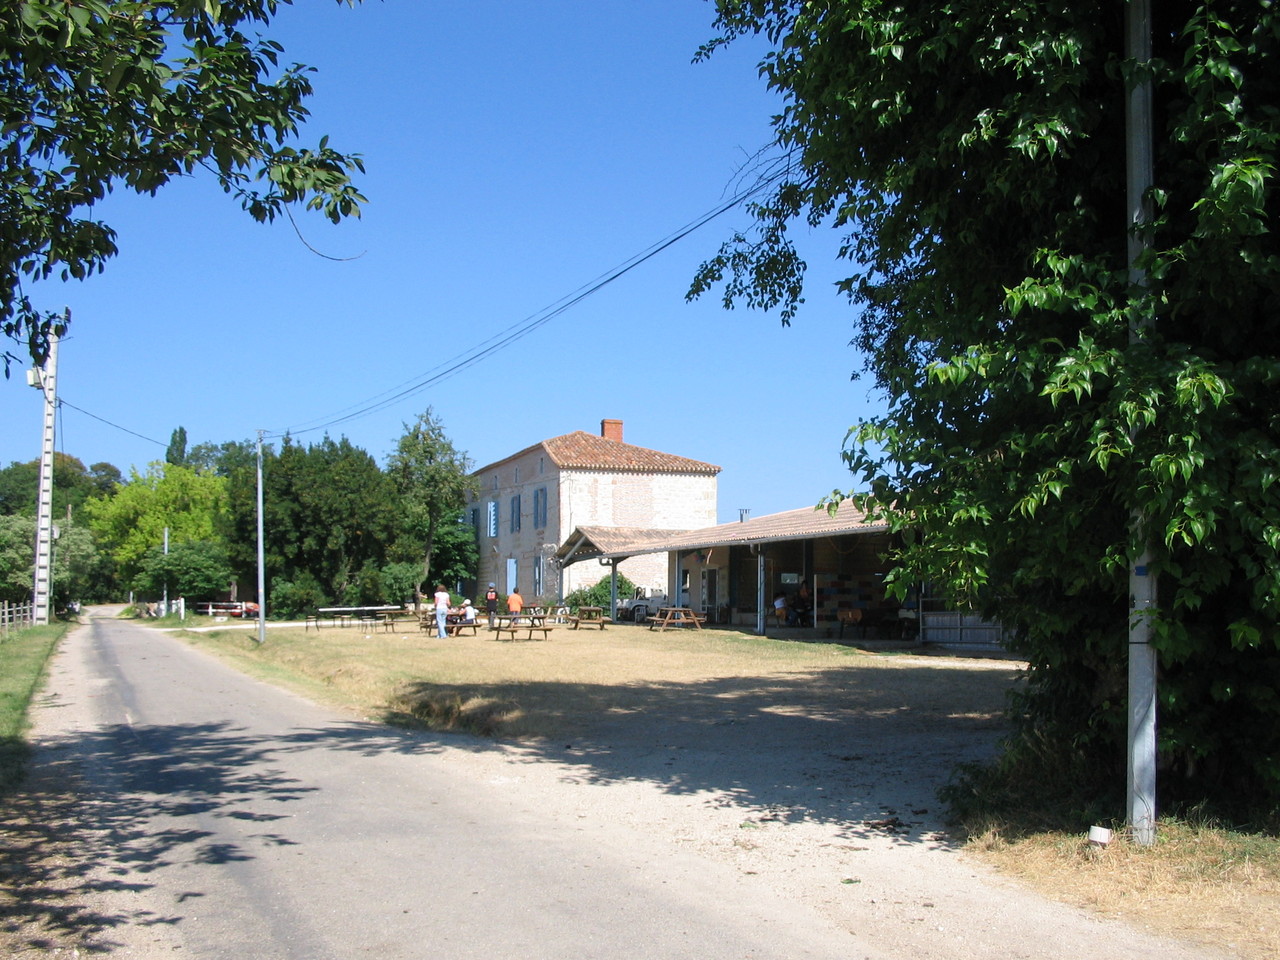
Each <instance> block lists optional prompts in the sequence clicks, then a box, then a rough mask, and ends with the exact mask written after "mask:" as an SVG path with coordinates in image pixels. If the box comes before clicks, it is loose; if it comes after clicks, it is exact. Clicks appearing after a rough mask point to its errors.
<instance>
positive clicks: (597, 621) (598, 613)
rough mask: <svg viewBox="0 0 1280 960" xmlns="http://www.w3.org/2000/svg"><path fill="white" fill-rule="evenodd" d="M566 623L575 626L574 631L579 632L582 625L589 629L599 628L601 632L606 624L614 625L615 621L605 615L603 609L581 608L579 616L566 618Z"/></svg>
mask: <svg viewBox="0 0 1280 960" xmlns="http://www.w3.org/2000/svg"><path fill="white" fill-rule="evenodd" d="M565 620H566V622H568V623H571V624H572V625H573V629H575V630H577V629H578V627H579V626H581V625H582V624H586V625H587V626H588V627H599V628H600V629H601V630H603V629H604V628H605V625H606V624H609V623H613V620H612V619H610V618H609V617H606V616H605V615H604V608H603V607H579V608H578V612H577V614H575V615H574V616H571V617H566V618H565Z"/></svg>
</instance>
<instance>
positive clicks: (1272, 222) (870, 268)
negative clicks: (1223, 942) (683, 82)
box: [691, 0, 1280, 810]
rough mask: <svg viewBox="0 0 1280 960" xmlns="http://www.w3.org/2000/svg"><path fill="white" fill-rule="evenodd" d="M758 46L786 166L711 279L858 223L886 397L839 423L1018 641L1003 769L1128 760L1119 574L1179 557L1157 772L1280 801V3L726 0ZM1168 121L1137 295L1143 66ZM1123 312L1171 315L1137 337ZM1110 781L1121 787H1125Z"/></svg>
mask: <svg viewBox="0 0 1280 960" xmlns="http://www.w3.org/2000/svg"><path fill="white" fill-rule="evenodd" d="M716 6H717V11H718V21H717V23H718V27H719V29H720V30H721V35H720V37H719V38H718V39H716V40H715V41H713V42H712V43H711V44H709V45H708V46H707V48H706V49H705V50H704V51H703V52H704V54H707V53H710V52H711V51H713V50H714V49H715V48H716V47H717V46H718V45H719V44H722V43H727V42H732V41H733V40H734V39H735V38H737V37H740V36H743V35H748V34H752V35H763V36H764V37H766V38H767V39H768V40H769V41H771V45H772V47H773V51H772V52H771V53H769V54H768V55H767V56H766V58H765V59H764V61H763V62H762V63H761V65H760V69H761V73H762V75H763V76H764V78H765V80H766V82H767V83H768V84H769V85H770V86H771V87H772V88H774V89H776V90H777V91H778V92H779V93H780V94H781V95H782V96H783V98H784V100H785V103H784V106H783V109H782V110H781V111H780V112H779V114H778V115H777V117H776V118H775V121H774V123H775V128H774V129H775V134H776V142H775V146H776V147H777V149H778V151H779V156H780V158H781V159H780V161H779V163H778V165H777V166H776V167H775V168H774V170H775V174H774V176H775V179H774V180H773V181H771V183H770V184H769V185H768V188H767V192H766V193H765V194H764V197H765V198H764V199H763V200H761V201H759V202H758V203H757V204H756V205H755V206H754V207H753V211H754V214H755V217H756V225H757V230H756V231H755V232H753V233H746V234H742V235H739V236H737V237H734V238H732V239H731V240H730V241H729V242H728V243H727V244H725V246H724V247H722V248H721V250H720V252H719V254H718V255H717V256H715V257H714V258H712V259H711V260H709V261H708V262H707V263H706V264H705V265H704V267H703V268H702V270H701V271H700V273H699V274H698V276H697V277H696V279H695V282H694V285H693V289H692V291H691V294H692V295H697V294H699V293H701V292H703V291H705V290H707V289H709V288H711V287H712V286H714V285H716V284H719V283H723V284H724V296H725V299H726V302H727V303H730V304H731V303H733V302H735V301H738V300H745V301H746V302H748V303H750V304H752V305H755V306H760V307H766V308H771V307H777V308H780V309H781V310H782V315H783V319H784V322H785V321H789V320H790V319H791V317H792V316H793V314H794V312H795V308H796V307H797V305H798V304H799V302H800V299H801V295H802V289H803V274H804V263H803V261H802V259H801V257H800V256H799V254H798V253H797V251H796V249H795V248H794V247H793V246H792V244H791V241H790V238H789V235H788V233H787V228H788V226H789V225H790V224H791V223H792V222H794V221H796V220H797V219H798V220H801V221H807V222H808V223H810V224H812V225H814V226H818V225H824V224H825V225H830V226H831V227H833V228H834V229H836V230H838V231H840V232H841V234H842V236H843V240H844V242H843V246H842V250H841V255H842V256H843V257H844V258H845V259H847V260H848V261H849V264H850V266H849V275H848V277H847V279H845V280H844V281H843V283H842V284H841V288H842V289H843V290H844V291H845V292H846V293H847V294H848V296H849V298H850V300H851V302H852V304H853V306H854V307H855V309H856V312H855V327H854V343H855V344H856V345H857V346H858V347H860V348H861V350H862V351H863V352H864V354H865V356H866V365H867V371H868V372H869V374H870V376H871V377H872V378H873V380H874V382H875V384H876V385H877V386H878V387H879V388H881V389H882V390H883V392H884V394H885V396H886V397H887V400H888V412H887V414H886V415H885V416H883V417H880V418H877V419H875V420H872V421H870V422H867V423H864V424H861V425H860V426H859V428H858V429H857V430H856V431H855V433H854V434H853V442H852V445H851V447H850V449H849V450H848V457H849V461H850V465H851V467H852V468H853V469H854V471H855V473H856V474H857V475H858V476H859V478H860V483H861V486H860V489H861V490H862V491H869V492H871V493H873V494H874V499H873V501H872V503H873V504H878V505H879V509H880V510H881V511H882V512H883V513H884V514H885V515H886V516H888V517H889V518H890V519H891V520H892V522H893V523H894V524H895V525H896V526H897V527H898V528H899V529H900V530H902V531H903V533H904V536H905V537H906V540H905V546H904V548H903V549H902V551H901V552H900V554H899V555H898V560H899V563H900V572H899V574H898V576H899V582H904V581H905V580H907V579H909V578H924V579H928V580H930V581H932V582H933V583H935V584H938V585H941V586H943V587H944V588H946V589H947V590H948V591H949V592H950V593H951V594H952V595H953V596H954V597H955V598H956V599H958V600H961V601H968V602H972V603H975V604H977V605H979V606H980V607H982V608H983V609H984V610H985V611H986V612H987V613H989V614H991V615H994V616H998V617H999V618H1000V619H1001V620H1003V621H1004V622H1005V623H1006V624H1008V625H1009V626H1011V627H1013V628H1014V629H1015V631H1016V641H1015V642H1016V644H1017V648H1018V649H1019V650H1020V651H1021V652H1023V653H1024V654H1025V655H1026V656H1027V657H1028V659H1029V661H1030V673H1029V678H1030V685H1029V689H1028V695H1027V696H1026V697H1025V698H1024V699H1023V700H1022V701H1021V703H1020V704H1019V708H1020V709H1019V711H1018V712H1017V714H1016V715H1017V717H1018V720H1019V723H1020V727H1019V731H1020V735H1019V737H1018V738H1016V739H1015V740H1014V741H1013V743H1012V744H1011V747H1010V752H1009V754H1008V756H1007V757H1006V763H1005V767H1004V769H1005V770H1006V771H1009V772H1011V776H1010V780H1014V779H1017V778H1019V777H1021V778H1022V779H1024V780H1028V781H1030V782H1035V783H1037V784H1041V785H1043V784H1045V783H1046V780H1045V779H1044V778H1045V777H1047V776H1049V775H1051V774H1052V773H1054V771H1058V772H1061V773H1062V774H1064V775H1063V776H1061V778H1060V779H1058V780H1055V781H1054V783H1055V784H1056V783H1074V784H1075V785H1077V786H1078V787H1079V788H1080V790H1081V791H1083V792H1096V791H1098V790H1100V789H1103V790H1105V789H1106V787H1107V786H1108V785H1113V784H1115V782H1116V780H1117V778H1116V776H1115V771H1116V770H1119V769H1122V765H1121V763H1120V761H1121V760H1122V758H1123V749H1124V747H1123V744H1124V731H1125V712H1124V702H1125V696H1124V689H1125V676H1124V664H1125V661H1126V655H1125V649H1126V636H1127V621H1128V616H1129V598H1128V583H1127V569H1128V566H1129V564H1130V562H1131V561H1132V560H1133V558H1135V557H1136V556H1138V554H1139V549H1140V546H1141V545H1142V542H1143V541H1144V540H1145V539H1146V537H1145V536H1144V535H1143V534H1141V533H1139V532H1137V531H1134V530H1131V528H1130V522H1129V520H1130V517H1131V516H1132V515H1134V514H1138V515H1141V516H1145V517H1146V518H1148V520H1149V526H1148V530H1149V531H1150V533H1151V534H1152V535H1153V539H1154V541H1155V543H1154V547H1155V556H1154V558H1153V561H1152V563H1151V568H1150V572H1151V573H1152V574H1153V575H1155V576H1158V577H1159V579H1160V582H1161V590H1160V606H1159V610H1158V611H1157V619H1156V622H1155V624H1154V627H1155V640H1154V642H1155V645H1156V646H1157V649H1158V651H1159V658H1160V665H1161V671H1162V677H1161V686H1160V690H1161V701H1160V707H1161V729H1160V750H1161V754H1162V759H1163V762H1164V765H1165V773H1164V775H1163V776H1162V779H1161V786H1162V792H1163V794H1164V796H1165V798H1166V799H1178V800H1185V801H1188V802H1199V801H1202V800H1209V801H1216V802H1220V803H1223V804H1227V805H1230V804H1233V803H1237V802H1238V801H1241V800H1244V801H1245V802H1256V803H1258V804H1259V805H1260V806H1261V807H1262V808H1263V809H1264V810H1268V809H1269V810H1275V809H1276V808H1277V805H1278V804H1280V763H1277V760H1276V758H1277V757H1280V696H1277V694H1276V690H1278V689H1280V629H1278V628H1277V622H1278V620H1280V484H1277V483H1276V479H1277V477H1280V442H1278V438H1277V424H1276V422H1275V402H1274V396H1275V386H1274V385H1275V384H1276V383H1277V382H1280V354H1278V352H1277V347H1276V344H1277V343H1280V340H1278V339H1277V334H1280V241H1278V240H1277V236H1280V234H1277V231H1276V229H1275V228H1276V218H1277V213H1278V212H1280V193H1278V192H1277V189H1276V164H1277V147H1278V144H1280V63H1278V62H1277V60H1278V59H1280V58H1278V54H1280V13H1277V10H1276V8H1275V6H1274V5H1273V4H1271V3H1260V2H1256V0H1226V2H1215V3H1212V4H1210V3H1207V2H1188V0H1170V2H1165V3H1160V4H1155V5H1153V6H1154V8H1155V23H1154V29H1153V44H1154V55H1155V59H1154V61H1153V63H1152V64H1151V65H1150V66H1145V67H1144V66H1140V65H1137V64H1134V63H1132V62H1127V61H1126V60H1125V58H1124V49H1125V45H1124V39H1123V32H1124V30H1123V16H1124V8H1125V4H1124V3H1122V2H1111V3H1106V4H1102V5H1097V4H1094V5H1081V4H1074V5H1073V4H1062V3H1049V2H1045V0H1017V2H1012V0H1003V2H1002V0H995V2H992V0H960V2H951V3H947V4H941V3H936V4H930V3H923V4H914V5H906V6H902V5H896V6H895V5H887V4H883V3H879V2H871V0H818V2H799V0H718V2H717V5H716ZM1140 75H1150V77H1151V79H1152V81H1153V88H1154V103H1155V116H1156V118H1157V130H1158V138H1157V139H1158V142H1157V144H1156V149H1155V181H1156V187H1155V189H1153V190H1152V191H1150V194H1149V200H1150V201H1151V202H1152V203H1153V205H1154V208H1155V211H1156V213H1155V216H1154V218H1153V220H1152V221H1151V223H1150V226H1149V228H1147V230H1146V231H1145V237H1146V239H1147V240H1148V241H1149V244H1150V252H1149V253H1148V254H1147V255H1146V257H1145V259H1144V261H1143V263H1142V264H1141V266H1142V267H1143V268H1144V269H1145V271H1146V274H1147V276H1148V277H1149V279H1150V285H1149V287H1148V288H1147V289H1146V290H1145V291H1144V290H1140V289H1135V288H1132V287H1131V286H1130V283H1129V279H1128V276H1127V272H1126V261H1125V257H1126V241H1127V239H1128V237H1127V234H1128V229H1129V227H1128V225H1129V215H1128V210H1127V206H1126V202H1125V200H1126V198H1125V176H1124V156H1125V139H1124V136H1125V117H1124V105H1125V100H1126V92H1127V88H1126V84H1127V83H1131V82H1132V81H1133V80H1134V79H1135V78H1136V77H1137V76H1140ZM1134 318H1138V319H1141V320H1144V321H1146V320H1154V324H1153V325H1152V326H1151V327H1150V328H1148V329H1147V331H1146V332H1145V334H1144V335H1142V336H1139V337H1135V338H1132V339H1131V337H1130V332H1129V331H1130V326H1131V323H1130V321H1131V320H1133V319H1134ZM1121 786H1122V784H1121Z"/></svg>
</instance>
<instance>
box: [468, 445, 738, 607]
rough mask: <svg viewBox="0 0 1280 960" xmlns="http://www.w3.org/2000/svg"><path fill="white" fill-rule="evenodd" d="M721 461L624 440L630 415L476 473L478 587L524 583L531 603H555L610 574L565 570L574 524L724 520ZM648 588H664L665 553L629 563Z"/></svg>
mask: <svg viewBox="0 0 1280 960" xmlns="http://www.w3.org/2000/svg"><path fill="white" fill-rule="evenodd" d="M719 473H720V468H719V467H717V466H715V465H713V464H710V463H703V462H702V461H700V460H690V459H687V458H685V457H678V456H675V455H673V454H669V453H660V452H659V451H657V450H650V449H648V448H646V447H637V446H634V445H632V444H629V443H624V442H623V439H622V421H621V420H602V421H601V422H600V435H599V436H595V435H593V434H589V433H585V432H584V431H581V430H578V431H574V432H573V433H568V434H565V435H564V436H560V437H552V438H551V439H550V440H543V441H541V442H539V443H535V444H534V445H533V446H531V447H526V448H525V449H523V450H521V451H519V452H518V453H513V454H512V455H511V456H509V457H507V458H505V459H503V460H499V461H497V462H495V463H491V464H488V465H487V466H483V467H481V468H480V469H478V470H476V471H475V473H474V476H475V477H476V478H477V480H478V481H479V488H480V493H479V494H478V495H477V498H476V500H475V502H473V503H472V504H471V505H470V508H469V515H470V517H471V521H472V522H473V523H474V524H475V527H476V538H477V541H478V543H479V545H480V567H479V587H478V588H477V591H478V592H483V589H484V587H485V586H486V585H487V584H488V583H490V582H493V583H496V584H497V585H498V589H499V590H500V591H502V592H503V593H506V592H509V591H510V590H511V589H512V588H513V587H515V586H519V587H520V589H521V592H522V593H523V594H524V597H525V599H526V600H527V601H530V602H532V601H535V600H547V601H551V600H556V599H558V598H560V597H563V596H565V595H566V594H568V593H571V592H573V591H574V590H576V589H578V588H580V587H589V586H591V585H592V584H594V583H596V582H597V581H598V580H600V579H601V578H602V577H604V576H606V575H607V574H608V572H609V571H608V568H607V567H603V566H600V565H599V564H577V565H574V566H570V567H567V568H565V569H563V570H562V569H561V568H560V567H559V565H558V563H557V562H556V561H555V559H554V557H555V553H556V550H557V548H558V547H559V546H560V544H561V543H563V542H564V540H565V539H566V538H567V537H568V536H569V534H570V533H571V532H572V531H573V529H574V528H575V527H583V526H592V527H616V528H623V529H624V530H636V531H640V530H672V531H677V530H692V529H696V528H700V527H706V526H709V525H711V524H714V523H715V522H716V477H717V475H718V474H719ZM619 572H620V573H622V574H624V575H625V576H627V577H628V578H629V579H631V580H632V581H633V582H634V583H636V584H637V585H639V586H652V587H657V588H664V587H665V586H666V583H667V561H666V557H665V556H661V555H654V556H643V557H636V558H634V559H631V560H627V561H624V562H623V563H622V564H621V565H620V566H619Z"/></svg>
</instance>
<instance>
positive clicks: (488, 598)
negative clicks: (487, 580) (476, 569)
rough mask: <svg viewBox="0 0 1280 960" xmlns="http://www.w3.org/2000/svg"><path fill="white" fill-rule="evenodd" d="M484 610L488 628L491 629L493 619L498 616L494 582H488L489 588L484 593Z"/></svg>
mask: <svg viewBox="0 0 1280 960" xmlns="http://www.w3.org/2000/svg"><path fill="white" fill-rule="evenodd" d="M484 612H485V613H487V614H488V615H489V629H490V630H492V629H493V625H494V622H495V619H496V618H497V616H498V588H497V585H496V584H492V583H491V584H489V589H488V591H487V592H486V593H485V595H484Z"/></svg>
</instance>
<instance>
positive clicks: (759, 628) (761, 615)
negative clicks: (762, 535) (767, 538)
mask: <svg viewBox="0 0 1280 960" xmlns="http://www.w3.org/2000/svg"><path fill="white" fill-rule="evenodd" d="M755 549H756V633H758V634H760V636H762V637H763V636H764V631H765V626H764V621H765V616H766V611H765V606H764V605H765V603H766V602H767V601H766V599H765V595H764V545H763V544H758V545H757V546H756V548H755Z"/></svg>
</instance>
